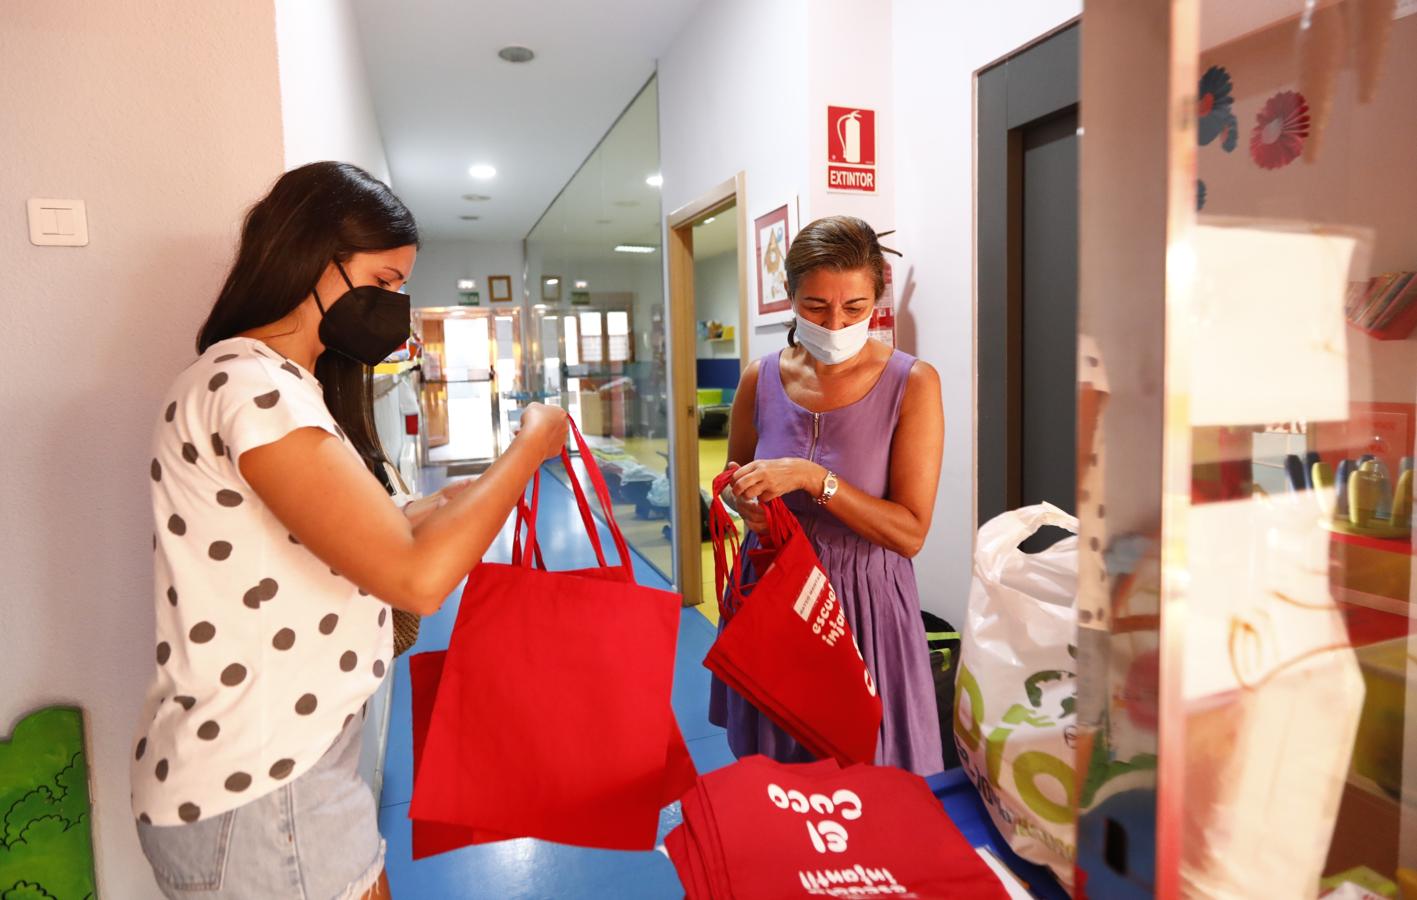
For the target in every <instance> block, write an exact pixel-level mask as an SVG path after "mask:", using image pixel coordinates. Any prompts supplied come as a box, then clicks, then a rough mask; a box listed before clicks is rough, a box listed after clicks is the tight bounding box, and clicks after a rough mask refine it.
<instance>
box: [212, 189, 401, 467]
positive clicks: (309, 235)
mask: <svg viewBox="0 0 1417 900" xmlns="http://www.w3.org/2000/svg"><path fill="white" fill-rule="evenodd" d="M409 245H414V246H417V245H418V226H417V225H416V224H415V223H414V221H413V214H412V213H411V212H409V210H408V207H407V206H405V205H404V204H403V201H401V200H399V198H398V197H396V196H394V192H393V191H391V190H389V187H388V185H386V184H384V183H383V182H382V181H380V180H379V179H377V178H375V177H374V176H373V175H370V174H369V173H368V172H366V171H364V170H363V169H361V168H359V167H358V166H354V165H350V164H349V163H342V162H313V163H310V164H308V165H304V166H300V167H299V168H296V169H291V170H290V171H289V172H286V173H285V174H284V175H282V176H281V177H280V178H279V179H277V180H276V183H275V185H274V186H273V187H272V188H271V190H270V193H268V194H267V195H266V196H265V197H263V198H262V199H261V200H260V201H259V202H258V203H256V205H255V206H253V207H251V209H250V211H249V212H248V213H247V214H246V221H245V224H244V225H243V226H242V228H241V243H240V245H239V246H238V247H237V250H236V261H235V262H233V263H232V265H231V272H230V273H228V274H227V276H226V283H225V284H223V285H222V288H221V293H219V294H218V295H217V299H216V303H215V304H213V305H212V311H211V313H210V314H209V315H208V316H207V321H206V322H205V323H203V325H202V329H201V331H200V332H198V334H197V352H198V353H205V352H206V350H207V348H208V347H210V346H211V345H212V344H215V343H217V342H218V341H224V340H226V339H227V338H231V337H235V336H236V335H238V334H241V333H243V332H246V331H250V330H251V329H253V328H260V327H261V326H263V325H269V324H271V323H272V322H278V321H280V320H281V319H283V318H285V317H286V316H287V315H289V314H290V313H291V311H293V310H294V309H295V308H296V307H297V306H299V305H300V304H301V303H302V302H303V301H304V300H305V298H306V297H308V296H310V292H311V291H313V290H314V289H315V284H316V282H318V281H319V280H320V276H321V275H322V274H323V273H324V271H325V267H326V266H328V265H329V264H330V262H331V261H332V260H338V261H339V262H345V261H347V260H348V259H349V258H350V257H352V256H353V255H354V254H356V253H377V252H380V251H383V250H394V249H397V248H399V247H407V246H409ZM315 376H316V377H317V378H318V379H319V380H320V384H321V385H322V386H323V387H324V391H325V405H326V406H328V407H329V410H330V414H331V415H333V416H334V419H335V421H336V422H338V423H339V425H340V427H341V428H343V429H344V431H345V433H346V434H347V435H348V436H349V439H350V441H351V442H353V444H354V445H355V447H357V448H358V449H359V452H360V455H361V456H363V457H364V461H365V464H366V465H368V466H369V469H370V471H372V472H374V473H375V474H376V475H378V476H379V477H380V480H383V475H384V473H383V463H384V460H385V456H384V451H383V448H382V446H381V445H380V443H379V438H378V435H377V433H376V432H375V430H374V412H373V395H374V394H373V369H371V368H370V367H368V366H365V365H362V364H360V363H358V362H356V361H355V360H352V359H350V358H348V357H346V356H342V355H340V354H339V353H335V352H332V351H329V350H326V351H325V352H324V353H322V354H320V358H319V360H317V361H316V366H315Z"/></svg>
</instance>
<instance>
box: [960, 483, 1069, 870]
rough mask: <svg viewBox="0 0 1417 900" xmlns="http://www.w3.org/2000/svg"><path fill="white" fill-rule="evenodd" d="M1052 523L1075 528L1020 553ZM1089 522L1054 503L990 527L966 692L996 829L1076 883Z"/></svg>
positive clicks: (964, 712) (974, 593) (972, 761)
mask: <svg viewBox="0 0 1417 900" xmlns="http://www.w3.org/2000/svg"><path fill="white" fill-rule="evenodd" d="M1044 525H1054V526H1057V527H1059V528H1063V529H1066V530H1068V531H1071V532H1073V536H1072V537H1068V538H1065V539H1063V540H1061V541H1059V542H1058V543H1056V544H1054V545H1053V546H1052V547H1050V548H1048V549H1047V550H1044V551H1043V552H1041V553H1035V554H1027V553H1024V552H1023V551H1022V550H1020V549H1019V548H1018V546H1019V544H1020V543H1021V542H1022V541H1024V540H1026V539H1027V538H1028V537H1029V536H1030V535H1032V534H1033V533H1034V532H1036V531H1038V529H1040V528H1042V527H1043V526H1044ZM1077 528H1078V522H1077V519H1075V518H1074V517H1072V516H1070V515H1068V514H1067V513H1065V512H1063V511H1062V510H1061V509H1058V508H1057V507H1056V506H1053V505H1051V504H1048V503H1044V504H1041V505H1038V506H1029V507H1025V508H1023V509H1017V510H1013V511H1011V512H1006V513H1004V514H1003V515H1001V516H998V517H996V518H994V519H991V520H990V521H989V522H987V523H985V525H984V527H982V528H980V529H979V537H978V543H977V546H976V549H975V552H974V582H973V584H972V585H971V586H970V591H969V613H968V615H967V617H966V619H965V625H964V631H963V632H962V644H961V648H960V666H959V675H958V676H957V681H956V685H955V715H954V718H955V729H954V730H955V744H956V745H957V746H958V748H959V757H960V761H961V763H962V765H963V766H964V769H965V772H966V773H967V774H968V775H969V777H970V780H971V781H973V782H974V784H975V786H976V787H977V788H978V789H979V794H980V796H981V797H982V798H983V800H984V804H985V806H986V807H988V809H989V815H990V816H991V817H992V818H993V820H994V824H995V826H997V827H998V829H999V831H1000V833H1001V834H1003V835H1004V837H1005V838H1006V839H1007V840H1008V842H1009V845H1010V846H1011V847H1012V848H1013V849H1014V852H1016V853H1018V854H1019V855H1020V856H1022V857H1023V858H1024V859H1027V860H1030V861H1032V862H1036V863H1039V864H1041V865H1046V866H1048V867H1049V868H1051V869H1052V870H1053V872H1054V873H1055V874H1056V875H1057V876H1058V877H1059V879H1060V880H1062V881H1063V883H1064V884H1071V883H1072V880H1073V860H1074V858H1075V857H1076V855H1077V851H1076V844H1077V808H1076V806H1077V802H1076V797H1075V796H1074V795H1075V792H1076V785H1075V777H1074V774H1073V772H1074V759H1075V753H1074V751H1073V748H1072V746H1071V742H1072V734H1073V722H1074V718H1075V714H1074V705H1075V703H1076V698H1077V687H1076V677H1077V668H1076V663H1075V661H1074V658H1075V655H1076V653H1077V649H1076V646H1075V642H1076V634H1077V609H1076V601H1077V570H1078V550H1077V546H1078V540H1077V536H1076V532H1077Z"/></svg>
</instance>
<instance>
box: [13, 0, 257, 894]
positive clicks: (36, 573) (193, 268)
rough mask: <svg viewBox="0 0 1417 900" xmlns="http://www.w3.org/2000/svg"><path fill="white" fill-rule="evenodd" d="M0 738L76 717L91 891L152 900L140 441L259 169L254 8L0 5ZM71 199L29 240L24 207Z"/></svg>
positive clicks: (110, 0)
mask: <svg viewBox="0 0 1417 900" xmlns="http://www.w3.org/2000/svg"><path fill="white" fill-rule="evenodd" d="M0 84H3V85H4V86H5V89H4V90H3V91H0V122H3V123H4V125H3V128H0V159H3V160H4V164H3V165H0V196H3V197H4V210H3V213H0V248H3V249H0V259H4V260H5V276H4V281H5V296H4V300H3V301H0V334H3V335H4V336H5V338H6V341H5V357H6V365H5V377H4V379H3V382H0V383H3V388H0V421H3V422H4V428H5V438H4V441H3V448H4V449H3V451H0V453H3V457H0V459H3V472H4V475H5V487H4V500H3V501H0V509H3V511H4V525H3V532H0V533H2V534H3V538H0V572H3V573H4V589H3V590H0V737H3V736H5V735H8V734H9V732H10V729H11V728H12V727H13V725H14V723H15V722H16V721H17V720H18V719H19V718H20V717H21V716H23V715H24V714H25V713H27V712H28V711H30V710H32V709H34V708H36V707H39V706H45V705H49V704H55V703H64V704H77V705H79V706H80V707H82V708H83V710H84V712H85V715H86V723H87V729H88V741H89V748H90V749H89V764H90V766H91V767H92V771H91V780H92V785H93V800H94V842H95V851H96V853H97V861H98V870H99V871H98V878H99V893H100V895H101V896H104V897H118V898H128V897H154V896H157V889H156V886H155V885H154V884H153V881H152V875H151V873H150V870H149V869H148V866H147V863H146V861H145V860H144V859H143V857H142V855H141V852H140V851H139V849H138V842H137V836H136V833H135V831H134V828H133V820H132V814H131V812H130V811H129V803H128V760H129V755H130V753H131V752H132V736H133V731H134V728H135V727H136V725H137V718H136V717H137V715H138V709H139V707H140V705H141V701H142V695H143V692H144V690H145V689H146V687H147V679H148V677H149V675H150V674H151V670H152V666H153V662H152V659H153V655H152V654H153V651H152V645H153V620H152V616H153V612H152V609H153V606H152V603H153V601H152V547H151V534H152V530H153V528H152V513H151V510H150V507H149V501H148V484H149V482H148V478H147V474H146V473H147V469H148V459H149V451H148V445H149V437H150V435H151V433H152V427H153V424H154V422H155V421H156V417H157V415H158V413H159V411H160V409H161V401H162V396H163V392H164V391H165V390H166V389H167V387H168V385H169V383H170V381H171V379H172V378H173V376H174V375H175V374H176V373H177V372H178V371H179V370H181V369H182V367H183V366H185V365H187V364H188V363H189V362H190V361H191V360H192V359H193V357H194V356H195V352H194V349H193V338H194V335H195V333H196V329H197V326H198V324H199V323H200V321H201V319H202V318H203V316H204V314H205V313H206V311H207V309H208V308H209V306H210V303H211V300H212V298H213V296H214V295H215V292H216V290H217V288H218V287H219V284H220V280H221V278H222V277H223V275H224V274H225V267H226V265H227V264H228V260H229V259H230V256H231V253H232V250H233V247H234V242H235V238H236V235H237V230H238V227H239V223H240V219H241V216H242V214H243V213H244V211H245V209H246V207H247V206H248V205H249V204H250V203H251V202H253V201H254V200H255V199H256V198H258V197H259V196H260V195H261V193H262V192H263V191H264V190H265V189H266V187H267V186H268V185H269V183H270V182H271V181H272V180H273V179H274V178H275V177H276V176H277V175H279V174H280V171H281V169H282V164H281V163H282V143H281V121H280V88H279V85H278V83H277V74H276V29H275V21H274V14H273V10H272V6H271V4H270V3H246V2H240V3H191V2H187V0H105V2H102V3H93V2H87V0H17V2H7V3H6V4H5V9H4V13H3V15H0ZM27 197H61V198H78V199H82V200H84V201H86V202H87V204H88V214H89V236H90V243H89V245H88V246H87V247H77V248H76V247H35V246H32V245H31V244H30V242H29V235H28V229H27V225H26V214H25V202H24V201H25V198H27Z"/></svg>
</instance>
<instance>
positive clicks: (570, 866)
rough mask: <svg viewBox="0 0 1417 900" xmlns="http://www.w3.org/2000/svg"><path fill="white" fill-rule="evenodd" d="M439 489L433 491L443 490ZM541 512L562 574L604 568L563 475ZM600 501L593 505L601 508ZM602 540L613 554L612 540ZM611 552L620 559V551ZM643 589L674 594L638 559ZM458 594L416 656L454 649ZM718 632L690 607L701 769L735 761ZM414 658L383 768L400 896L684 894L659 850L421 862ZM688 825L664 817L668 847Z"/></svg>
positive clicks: (401, 673)
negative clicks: (414, 802) (717, 719)
mask: <svg viewBox="0 0 1417 900" xmlns="http://www.w3.org/2000/svg"><path fill="white" fill-rule="evenodd" d="M437 486H438V485H436V484H435V485H432V487H437ZM541 492H542V499H541V514H540V516H539V517H538V518H539V519H540V522H539V525H538V534H537V536H538V539H539V540H540V543H541V546H542V550H543V552H544V553H545V555H546V557H547V559H548V560H555V562H554V563H553V567H554V568H557V569H562V568H565V569H571V568H583V567H588V566H592V565H594V564H595V556H594V554H593V553H592V551H591V549H590V543H589V542H588V541H587V540H586V538H585V529H584V527H583V526H582V525H581V520H580V515H579V513H578V512H577V509H576V503H575V497H574V495H572V493H571V491H570V489H569V488H567V487H565V486H564V485H563V484H562V483H561V482H560V481H559V480H558V479H556V478H548V477H543V478H542V487H541ZM593 502H594V501H592V503H593ZM601 530H602V539H603V541H604V542H605V545H606V547H607V548H609V547H612V546H613V545H611V544H610V543H609V535H607V534H604V526H601ZM511 548H512V544H511V529H510V527H508V528H506V529H504V530H503V533H502V534H501V536H500V537H499V538H498V540H497V542H496V543H495V544H494V545H493V546H492V548H491V549H489V550H488V552H487V559H489V560H497V561H506V560H508V559H509V558H510V557H511ZM607 552H609V553H611V554H613V552H614V551H613V550H608V551H607ZM634 565H635V574H636V578H637V579H638V580H639V581H640V583H641V584H645V585H651V586H655V587H661V588H667V587H668V585H667V584H666V583H665V582H664V579H663V578H662V577H661V576H660V575H659V574H658V572H656V571H655V570H654V568H653V567H651V566H650V565H649V564H648V563H647V562H646V561H645V560H643V559H640V558H638V557H636V559H635V560H634ZM459 596H461V588H459V589H458V591H456V592H455V593H454V594H453V596H452V597H451V598H449V600H448V602H447V603H445V604H444V606H443V609H442V611H441V612H439V613H438V614H437V615H435V616H431V617H429V618H427V619H424V620H423V627H422V630H421V632H420V634H419V637H418V643H417V645H415V646H414V648H413V650H412V651H410V652H412V653H418V652H422V651H425V650H441V649H444V648H446V647H447V646H448V638H449V635H450V634H451V632H452V628H453V622H454V620H455V619H456V618H457V610H458V597H459ZM713 636H714V632H713V627H712V626H711V625H709V623H708V621H707V620H706V619H705V618H704V617H703V616H702V615H700V614H699V613H698V612H696V611H695V610H693V609H685V610H684V611H683V613H682V614H681V618H680V624H679V646H678V662H677V664H676V666H675V672H674V694H673V706H674V713H675V715H676V717H677V718H678V720H679V727H680V729H681V730H682V731H683V733H684V739H685V740H686V741H687V742H688V744H689V751H690V753H691V754H692V756H693V758H694V763H695V764H696V765H697V766H698V768H699V771H700V772H707V771H711V770H713V769H716V768H719V767H721V766H724V765H727V764H728V763H730V762H732V761H733V757H732V755H731V754H730V753H729V750H728V741H727V738H726V737H725V734H724V731H723V729H722V728H718V727H716V726H714V725H710V724H709V722H708V685H709V674H708V670H706V669H705V668H704V667H703V665H702V662H703V658H704V655H705V654H706V653H707V652H708V649H709V645H710V644H711V643H713ZM409 699H410V697H409V685H408V659H407V656H403V657H400V658H399V659H398V661H397V663H396V669H395V675H394V689H393V710H392V712H393V715H392V721H391V725H390V729H389V746H388V756H387V758H386V761H385V764H384V788H383V796H382V798H381V800H380V807H381V808H380V810H379V828H380V831H381V832H382V833H383V835H384V838H385V840H387V841H388V856H387V859H386V865H387V868H388V873H389V882H390V884H391V886H392V888H393V892H394V896H396V897H399V898H405V900H406V898H444V897H447V898H453V897H497V898H543V897H545V898H552V897H554V898H558V900H572V898H578V897H586V898H592V897H594V898H603V897H615V898H641V897H643V898H670V897H682V896H683V895H684V892H683V889H682V888H681V887H680V885H679V879H678V877H676V875H675V874H674V867H673V866H672V865H671V864H670V862H669V860H668V858H667V857H665V856H664V855H663V854H662V853H658V852H646V853H624V852H617V851H610V850H586V849H583V848H580V847H567V846H563V845H560V844H549V843H545V842H542V841H533V840H526V839H523V840H515V841H505V842H502V843H498V844H485V845H482V846H478V847H466V848H464V849H462V850H456V851H453V852H451V853H444V854H442V855H440V856H434V857H431V858H428V859H423V860H419V861H418V862H414V861H413V859H412V829H411V823H410V822H409V819H408V804H409V800H410V798H411V797H412V794H413V738H412V733H411V730H410V728H411V725H410V723H411V718H410V717H411V712H410V707H409ZM679 821H680V816H679V809H678V804H677V803H676V804H674V805H673V806H671V807H669V808H668V809H666V810H665V811H664V813H663V814H662V815H661V819H660V840H663V837H664V835H665V834H666V833H668V831H669V829H671V828H673V827H674V826H675V825H677V824H678V823H679Z"/></svg>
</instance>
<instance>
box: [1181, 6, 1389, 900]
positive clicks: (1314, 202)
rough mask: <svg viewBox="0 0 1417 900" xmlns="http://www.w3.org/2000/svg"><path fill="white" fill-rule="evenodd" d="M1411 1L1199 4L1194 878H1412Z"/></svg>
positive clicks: (1190, 863)
mask: <svg viewBox="0 0 1417 900" xmlns="http://www.w3.org/2000/svg"><path fill="white" fill-rule="evenodd" d="M1408 11H1409V12H1410V11H1411V10H1410V9H1409V10H1408ZM1397 12H1398V11H1397V9H1396V5H1395V4H1394V3H1391V2H1367V0H1344V2H1341V3H1323V4H1319V3H1313V2H1308V3H1305V2H1303V0H1290V2H1280V3H1270V4H1265V5H1264V7H1263V10H1260V9H1255V8H1251V5H1250V4H1235V3H1230V2H1225V0H1204V2H1202V3H1200V21H1199V35H1200V55H1199V60H1198V62H1197V67H1196V68H1197V72H1198V78H1197V97H1198V103H1197V119H1198V127H1197V135H1196V140H1197V152H1196V157H1195V158H1196V166H1195V172H1196V187H1195V203H1196V209H1197V219H1196V226H1195V228H1194V230H1193V232H1192V236H1191V239H1190V245H1191V248H1192V253H1193V256H1194V260H1195V263H1194V264H1195V278H1194V283H1193V286H1192V289H1191V296H1190V299H1189V306H1190V310H1189V319H1190V327H1191V329H1192V337H1191V341H1192V346H1193V348H1195V349H1194V350H1193V351H1192V359H1191V369H1192V373H1191V377H1190V387H1191V402H1190V407H1191V409H1190V424H1191V429H1192V430H1191V435H1192V442H1191V443H1192V458H1193V459H1192V461H1193V469H1192V477H1191V490H1190V494H1191V500H1190V512H1189V522H1188V526H1187V534H1188V543H1189V555H1190V561H1191V566H1190V568H1191V577H1190V585H1189V589H1188V591H1187V607H1188V616H1187V626H1186V630H1185V647H1186V651H1185V657H1184V669H1183V674H1182V680H1183V685H1184V696H1185V703H1186V711H1187V726H1186V730H1187V734H1186V739H1185V746H1186V776H1185V778H1186V782H1185V787H1186V821H1187V823H1188V825H1189V827H1188V828H1187V830H1186V833H1185V844H1184V847H1183V856H1182V873H1181V875H1182V881H1181V883H1182V886H1183V888H1186V889H1187V890H1190V891H1192V892H1195V893H1206V892H1209V891H1214V890H1216V889H1217V888H1218V887H1220V886H1223V885H1226V884H1231V883H1236V881H1237V879H1239V878H1241V877H1244V878H1246V879H1249V883H1265V884H1267V885H1270V886H1272V888H1273V890H1274V891H1275V892H1276V895H1285V896H1301V895H1303V894H1304V893H1306V892H1308V893H1309V894H1310V895H1312V892H1314V891H1316V890H1318V885H1319V883H1320V882H1321V880H1322V879H1326V878H1332V879H1348V880H1355V881H1359V880H1362V879H1365V878H1371V877H1376V878H1380V879H1383V880H1384V881H1386V882H1388V883H1390V884H1393V885H1396V884H1397V882H1398V881H1399V869H1406V870H1408V871H1409V872H1410V873H1412V877H1417V815H1414V813H1417V805H1414V804H1417V792H1414V788H1417V746H1414V745H1417V740H1406V736H1407V735H1408V734H1414V735H1417V732H1414V730H1413V729H1412V728H1411V727H1409V724H1408V723H1409V722H1410V723H1411V724H1413V725H1417V719H1410V720H1409V719H1408V718H1407V716H1408V715H1409V712H1408V711H1409V710H1411V711H1413V712H1417V706H1414V705H1413V704H1414V702H1417V694H1414V692H1413V691H1412V690H1411V688H1412V686H1413V683H1414V682H1413V679H1414V674H1417V642H1414V639H1413V638H1412V636H1411V635H1412V629H1411V622H1412V618H1411V615H1410V609H1411V599H1412V577H1411V570H1412V559H1413V553H1412V550H1413V544H1412V478H1413V476H1412V458H1413V455H1414V453H1417V450H1414V436H1417V344H1414V343H1413V342H1412V340H1411V339H1410V336H1411V333H1412V331H1413V326H1414V325H1417V282H1414V281H1413V273H1414V272H1417V218H1414V216H1413V215H1412V212H1411V210H1412V206H1413V203H1414V201H1415V200H1417V169H1414V167H1413V165H1412V153H1411V148H1412V147H1413V146H1414V141H1417V106H1414V104H1413V94H1414V91H1417V18H1414V17H1411V16H1408V15H1403V16H1402V17H1399V16H1398V15H1397V14H1396V13H1397ZM1241 385H1243V386H1244V389H1243V390H1236V388H1237V387H1239V386H1241ZM1237 748H1238V749H1242V750H1243V752H1242V753H1236V752H1235V750H1236V749H1237ZM1281 823H1282V829H1283V833H1284V839H1283V840H1281V841H1273V840H1270V839H1267V837H1266V835H1265V833H1264V832H1266V831H1267V830H1269V829H1271V828H1274V827H1275V826H1277V825H1280V824H1281ZM1414 889H1417V884H1414V883H1412V882H1409V883H1408V886H1407V892H1411V891H1413V890H1414Z"/></svg>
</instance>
